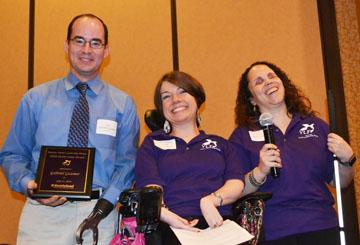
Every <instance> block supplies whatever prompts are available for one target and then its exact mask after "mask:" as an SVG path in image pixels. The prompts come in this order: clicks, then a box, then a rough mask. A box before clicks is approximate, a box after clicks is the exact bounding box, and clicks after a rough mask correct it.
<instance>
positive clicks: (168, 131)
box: [164, 120, 171, 134]
mask: <svg viewBox="0 0 360 245" xmlns="http://www.w3.org/2000/svg"><path fill="white" fill-rule="evenodd" d="M164 131H165V133H166V134H168V133H170V131H171V126H170V123H169V121H168V120H165V122H164Z"/></svg>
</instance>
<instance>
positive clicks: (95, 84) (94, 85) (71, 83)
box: [65, 72, 104, 95]
mask: <svg viewBox="0 0 360 245" xmlns="http://www.w3.org/2000/svg"><path fill="white" fill-rule="evenodd" d="M79 82H80V80H79V79H78V78H77V77H76V76H74V74H72V73H71V72H69V74H68V75H67V77H66V79H65V89H66V91H69V90H71V89H73V88H74V87H75V86H76V84H78V83H79ZM86 83H87V85H88V86H89V88H90V91H92V92H93V93H94V94H96V95H98V94H99V93H100V90H101V89H102V88H103V87H104V82H103V81H102V80H101V79H100V77H99V76H97V77H95V78H94V79H93V80H90V81H88V82H86Z"/></svg>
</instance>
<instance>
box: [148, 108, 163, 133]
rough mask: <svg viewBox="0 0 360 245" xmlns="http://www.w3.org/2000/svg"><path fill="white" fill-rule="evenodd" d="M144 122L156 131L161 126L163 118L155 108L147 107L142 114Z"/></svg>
mask: <svg viewBox="0 0 360 245" xmlns="http://www.w3.org/2000/svg"><path fill="white" fill-rule="evenodd" d="M144 119H145V123H146V125H147V126H148V128H149V129H150V130H151V131H156V130H159V129H162V128H163V125H164V122H165V120H164V118H163V117H162V116H161V115H160V114H159V113H158V111H157V110H155V109H149V110H146V111H145V114H144Z"/></svg>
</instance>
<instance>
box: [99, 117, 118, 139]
mask: <svg viewBox="0 0 360 245" xmlns="http://www.w3.org/2000/svg"><path fill="white" fill-rule="evenodd" d="M116 128H117V122H115V121H112V120H107V119H98V120H97V122H96V133H97V134H105V135H110V136H113V137H115V136H116Z"/></svg>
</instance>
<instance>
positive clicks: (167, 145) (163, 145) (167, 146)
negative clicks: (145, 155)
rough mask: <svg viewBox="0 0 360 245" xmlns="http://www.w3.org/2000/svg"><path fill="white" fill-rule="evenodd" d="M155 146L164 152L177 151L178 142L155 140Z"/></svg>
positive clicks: (173, 140)
mask: <svg viewBox="0 0 360 245" xmlns="http://www.w3.org/2000/svg"><path fill="white" fill-rule="evenodd" d="M154 145H155V146H157V147H158V148H160V149H162V150H175V149H176V141H175V139H172V140H154Z"/></svg>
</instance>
